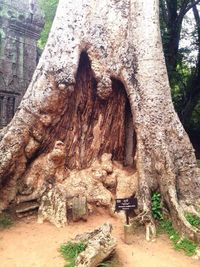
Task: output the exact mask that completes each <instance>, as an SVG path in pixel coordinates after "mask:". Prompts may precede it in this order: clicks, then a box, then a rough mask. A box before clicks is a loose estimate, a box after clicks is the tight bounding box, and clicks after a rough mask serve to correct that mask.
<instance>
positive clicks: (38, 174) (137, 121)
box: [0, 0, 200, 238]
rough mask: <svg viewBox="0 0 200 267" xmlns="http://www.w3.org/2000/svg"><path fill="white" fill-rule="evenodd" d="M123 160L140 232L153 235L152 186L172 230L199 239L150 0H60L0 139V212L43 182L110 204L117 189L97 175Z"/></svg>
mask: <svg viewBox="0 0 200 267" xmlns="http://www.w3.org/2000/svg"><path fill="white" fill-rule="evenodd" d="M127 106H128V108H127ZM130 112H131V114H130ZM129 118H132V120H133V127H132V128H133V130H132V131H133V133H132V134H131V133H130V129H128V130H127V125H130V124H129V123H127V121H129V120H130V119H129ZM131 135H132V136H133V139H134V140H136V142H135V141H133V143H130V145H131V147H132V161H131V160H130V154H131V153H130V149H129V148H130V147H129V146H128V145H127V142H128V141H127V140H129V139H130V136H131ZM111 157H112V158H111ZM127 158H128V162H130V164H132V166H133V165H134V162H135V165H136V170H137V173H138V183H137V182H136V181H135V180H133V183H135V185H137V184H138V186H137V187H134V189H133V192H132V193H133V194H136V195H137V196H138V198H139V210H140V212H141V213H140V214H139V215H138V216H139V218H141V220H142V222H143V223H144V224H145V225H146V227H147V231H148V233H154V221H153V218H152V214H151V194H152V192H155V191H157V190H159V191H160V192H161V194H162V197H163V202H164V203H165V205H166V206H167V207H168V209H169V211H170V214H171V216H172V220H173V222H174V225H175V226H176V227H177V228H178V229H179V230H181V231H183V232H184V233H186V234H188V235H189V236H190V237H191V238H199V231H198V230H197V229H196V228H194V227H192V226H191V225H190V224H189V223H188V222H187V221H186V219H185V216H184V212H185V211H186V210H187V211H188V210H191V211H192V212H194V213H197V212H196V209H195V208H196V205H197V203H198V200H199V197H200V190H199V185H200V179H199V176H198V173H197V165H196V158H195V156H194V150H193V148H192V145H191V143H190V141H189V139H188V136H187V134H186V133H185V131H184V129H183V127H182V125H181V123H180V121H179V119H178V117H177V114H176V113H175V111H174V107H173V104H172V100H171V95H170V87H169V83H168V77H167V71H166V67H165V61H164V57H163V51H162V45H161V38H160V30H159V9H158V0H140V1H139V0H130V1H126V0H122V1H117V0H111V1H108V0H102V1H95V0H89V1H88V0H87V1H86V0H83V1H81V3H80V1H78V0H69V1H65V0H60V2H59V6H58V10H57V14H56V17H55V20H54V23H53V27H52V30H51V33H50V36H49V39H48V43H47V45H46V47H45V50H44V52H43V54H42V57H41V59H40V62H39V64H38V67H37V69H36V71H35V73H34V76H33V79H32V82H31V84H30V85H29V88H28V90H27V92H26V94H25V96H24V98H23V101H22V103H21V105H20V107H19V109H18V111H17V113H16V114H15V117H14V118H13V120H12V121H11V123H10V124H9V125H8V127H7V129H6V131H5V134H4V136H3V138H2V140H1V143H0V185H1V191H0V197H1V202H0V205H1V209H5V208H6V207H7V206H8V204H9V203H10V202H11V201H15V199H16V196H17V200H18V201H19V202H21V201H26V200H27V201H29V200H32V199H39V198H41V197H42V195H43V194H44V192H45V190H46V188H47V187H48V185H49V184H51V187H52V186H54V185H57V184H62V190H64V191H66V192H64V193H63V196H65V197H66V199H70V198H73V197H76V196H77V195H80V194H85V195H86V197H87V198H88V200H89V201H90V202H95V203H97V202H98V205H99V204H100V205H104V206H109V205H112V201H113V197H114V196H113V194H115V190H116V188H115V190H110V188H109V186H106V179H107V178H108V177H109V179H111V178H112V179H122V178H120V177H122V176H123V175H127V173H128V170H126V171H124V173H123V175H121V176H120V174H119V173H122V172H123V171H122V169H123V168H122V166H121V165H119V164H117V163H115V162H113V161H114V160H115V161H121V162H125V163H127V162H126V161H127ZM132 162H133V163H132ZM113 166H114V167H113ZM117 168H118V171H115V170H116V169H117ZM119 169H120V171H119ZM129 171H130V170H129ZM115 172H116V173H115ZM129 174H130V173H129ZM131 175H132V174H130V176H131ZM106 177H107V178H106ZM86 178H87V179H88V180H87V179H86ZM112 179H111V180H112ZM114 184H115V186H116V184H117V183H116V182H114ZM74 188H75V189H74ZM81 190H82V191H81ZM73 192H74V194H73ZM75 192H76V193H75Z"/></svg>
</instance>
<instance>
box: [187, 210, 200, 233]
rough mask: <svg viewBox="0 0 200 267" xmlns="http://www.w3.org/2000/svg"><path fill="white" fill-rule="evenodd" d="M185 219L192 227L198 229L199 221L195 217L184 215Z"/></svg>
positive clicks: (199, 227) (189, 214)
mask: <svg viewBox="0 0 200 267" xmlns="http://www.w3.org/2000/svg"><path fill="white" fill-rule="evenodd" d="M185 218H186V219H187V221H188V222H189V223H190V224H191V225H192V226H194V227H196V228H198V229H200V219H199V218H198V217H197V216H195V215H193V214H191V213H186V215H185Z"/></svg>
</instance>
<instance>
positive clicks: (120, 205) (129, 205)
mask: <svg viewBox="0 0 200 267" xmlns="http://www.w3.org/2000/svg"><path fill="white" fill-rule="evenodd" d="M137 207H138V200H137V198H135V197H129V198H117V199H116V200H115V211H116V212H119V211H121V210H123V211H124V212H125V214H126V224H128V225H129V212H130V211H133V210H134V209H137Z"/></svg>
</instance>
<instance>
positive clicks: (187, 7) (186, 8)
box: [178, 0, 200, 21]
mask: <svg viewBox="0 0 200 267" xmlns="http://www.w3.org/2000/svg"><path fill="white" fill-rule="evenodd" d="M184 2H185V3H183V5H182V8H181V10H180V12H179V15H178V19H179V20H180V21H181V20H182V19H183V17H184V16H185V14H186V13H187V12H188V11H189V10H190V9H191V8H193V7H194V6H196V5H197V4H198V3H200V0H196V1H191V3H190V4H189V1H187V0H186V1H184ZM188 4H189V5H188Z"/></svg>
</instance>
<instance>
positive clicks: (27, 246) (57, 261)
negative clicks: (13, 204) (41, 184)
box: [0, 214, 200, 267]
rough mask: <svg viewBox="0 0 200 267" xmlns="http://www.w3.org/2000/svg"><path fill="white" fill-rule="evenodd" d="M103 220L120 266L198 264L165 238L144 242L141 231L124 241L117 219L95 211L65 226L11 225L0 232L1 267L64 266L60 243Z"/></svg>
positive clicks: (32, 220)
mask: <svg viewBox="0 0 200 267" xmlns="http://www.w3.org/2000/svg"><path fill="white" fill-rule="evenodd" d="M104 222H110V223H112V225H113V235H114V236H116V237H117V239H118V247H117V254H118V256H119V258H120V260H121V261H122V263H123V264H122V265H121V266H120V267H147V266H148V267H197V266H198V267H199V266H200V261H197V260H194V259H192V258H190V257H188V256H185V255H184V254H183V253H180V252H176V251H174V249H173V248H172V245H171V243H170V241H169V240H168V238H167V237H165V236H160V237H159V238H157V240H156V241H155V242H147V241H145V237H144V232H142V231H141V232H139V233H137V234H136V235H135V241H134V243H133V244H132V245H126V244H124V243H123V241H122V239H123V225H122V223H121V221H120V220H119V219H116V218H110V217H109V216H108V215H105V214H96V215H93V216H91V217H90V218H89V220H88V222H78V223H73V224H69V225H68V226H66V227H65V228H61V229H57V228H56V227H55V226H53V225H51V224H49V223H44V224H42V225H40V224H37V223H36V218H35V217H32V218H26V219H23V220H20V221H19V222H17V223H16V224H15V225H14V226H13V227H12V228H10V229H7V230H3V231H0V266H1V267H33V266H34V267H63V266H64V260H63V259H62V257H61V256H60V254H59V252H58V248H59V246H60V244H62V243H64V242H66V241H68V240H69V239H70V238H73V237H74V236H75V235H76V234H79V233H82V232H85V231H88V230H89V231H90V230H93V229H94V228H96V227H98V226H100V225H101V224H103V223H104Z"/></svg>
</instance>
